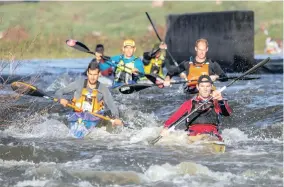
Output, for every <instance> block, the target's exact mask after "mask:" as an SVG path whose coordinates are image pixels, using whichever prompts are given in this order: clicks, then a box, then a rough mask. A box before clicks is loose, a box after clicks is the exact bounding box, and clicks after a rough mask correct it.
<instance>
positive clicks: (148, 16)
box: [145, 12, 178, 66]
mask: <svg viewBox="0 0 284 187" xmlns="http://www.w3.org/2000/svg"><path fill="white" fill-rule="evenodd" d="M145 13H146V16H147V18H148V19H149V21H150V23H151V25H152V27H153V29H154V31H155V33H156V35H157V37H158V39H159V40H160V42H162V39H161V37H160V36H159V34H158V31H157V30H156V27H155V25H154V23H153V21H152V19H151V18H150V15H149V14H148V12H145ZM166 52H167V53H168V55H169V56H170V58H171V59H172V61H173V62H174V64H175V66H178V63H177V61H176V60H175V59H174V57H173V56H172V54H171V53H170V52H169V51H168V50H167V49H166Z"/></svg>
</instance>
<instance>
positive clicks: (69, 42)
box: [66, 39, 145, 76]
mask: <svg viewBox="0 0 284 187" xmlns="http://www.w3.org/2000/svg"><path fill="white" fill-rule="evenodd" d="M66 44H67V45H68V46H70V47H72V48H74V49H77V50H79V51H82V52H85V53H89V54H93V55H96V53H94V52H92V51H90V49H89V48H88V47H87V46H86V45H85V44H83V43H82V42H79V41H76V40H72V39H70V40H66ZM102 58H103V59H104V60H105V61H106V63H108V64H109V65H111V66H116V67H117V65H116V64H114V63H110V62H108V60H110V58H109V57H106V56H102ZM121 66H123V67H124V68H126V69H128V70H131V71H132V68H130V67H127V66H126V65H125V64H123V65H121ZM137 73H138V74H140V75H142V76H144V75H145V74H144V73H141V72H139V71H138V72H137Z"/></svg>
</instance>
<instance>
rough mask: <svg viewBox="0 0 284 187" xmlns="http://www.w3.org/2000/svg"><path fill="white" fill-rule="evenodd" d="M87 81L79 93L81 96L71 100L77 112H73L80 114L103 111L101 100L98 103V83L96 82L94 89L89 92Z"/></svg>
mask: <svg viewBox="0 0 284 187" xmlns="http://www.w3.org/2000/svg"><path fill="white" fill-rule="evenodd" d="M87 81H88V80H87V79H86V80H85V82H84V87H83V89H82V92H81V96H80V98H79V99H78V100H76V98H73V99H72V103H73V105H75V106H76V107H77V108H78V109H79V110H75V112H82V111H85V110H87V111H89V112H94V113H97V112H99V111H101V110H102V109H104V102H103V100H101V101H98V98H97V95H98V87H99V82H97V85H96V88H95V89H93V90H92V92H91V93H90V91H89V90H88V89H87Z"/></svg>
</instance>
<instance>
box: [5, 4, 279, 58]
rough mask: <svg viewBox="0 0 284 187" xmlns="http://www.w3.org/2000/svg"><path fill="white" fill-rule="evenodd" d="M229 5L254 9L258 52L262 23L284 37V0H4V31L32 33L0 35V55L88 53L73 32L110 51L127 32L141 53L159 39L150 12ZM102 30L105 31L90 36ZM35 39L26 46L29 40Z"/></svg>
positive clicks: (158, 19) (156, 15)
mask: <svg viewBox="0 0 284 187" xmlns="http://www.w3.org/2000/svg"><path fill="white" fill-rule="evenodd" d="M228 10H253V11H254V12H255V31H256V35H255V53H263V50H264V45H265V38H266V36H265V35H264V34H263V33H262V32H261V31H259V28H260V25H261V24H262V23H264V24H266V25H268V26H269V27H268V28H269V34H270V35H271V36H272V37H273V38H283V34H282V33H283V17H282V16H283V2H280V1H278V2H265V1H261V2H254V1H250V2H243V1H242V2H237V1H234V2H222V4H221V5H216V4H215V1H209V2H204V1H203V2H193V1H186V2H180V1H173V2H169V1H166V2H165V4H164V7H162V8H153V7H152V5H151V2H136V1H135V2H134V1H133V2H131V1H126V2H40V3H12V4H4V5H0V17H1V24H0V32H3V31H5V30H7V29H8V28H11V27H14V26H16V25H20V26H22V27H24V28H25V29H26V31H27V33H28V34H29V40H28V41H22V42H10V41H6V42H5V41H1V40H0V41H1V42H0V47H1V52H0V54H1V57H2V58H6V57H7V56H8V55H9V54H10V53H13V54H14V55H16V57H17V58H64V57H85V56H88V55H87V54H83V53H81V52H77V51H75V50H72V49H70V48H68V47H66V45H65V40H66V39H68V38H74V39H77V40H80V41H82V42H84V43H86V44H87V45H88V46H89V47H90V48H91V49H93V48H94V46H95V44H96V43H104V44H105V45H106V52H107V53H108V54H111V55H112V54H115V53H118V52H120V48H121V42H122V40H123V39H124V38H127V37H132V38H134V39H136V40H137V43H138V46H139V47H138V49H137V54H139V55H140V54H141V53H142V51H143V50H148V49H150V48H151V47H152V45H153V44H154V43H155V42H157V38H156V37H155V36H152V37H146V34H147V32H148V31H147V27H148V26H149V21H148V19H147V18H146V16H145V11H147V12H149V13H150V15H151V17H152V19H153V20H154V22H155V23H156V24H159V25H165V22H166V19H165V18H166V15H167V14H171V13H176V14H178V13H190V12H191V13H193V12H210V11H228ZM92 32H100V33H101V34H102V36H101V37H91V34H92ZM31 41H34V42H33V43H32V45H31V46H30V47H29V48H28V49H27V43H31Z"/></svg>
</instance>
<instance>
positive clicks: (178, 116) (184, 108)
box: [164, 100, 192, 128]
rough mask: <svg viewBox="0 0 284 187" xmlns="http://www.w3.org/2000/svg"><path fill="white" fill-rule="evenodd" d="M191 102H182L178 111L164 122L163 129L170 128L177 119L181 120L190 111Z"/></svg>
mask: <svg viewBox="0 0 284 187" xmlns="http://www.w3.org/2000/svg"><path fill="white" fill-rule="evenodd" d="M191 103H192V101H191V100H188V101H186V102H184V103H183V104H182V105H181V106H180V107H179V109H178V110H177V111H176V112H175V113H174V114H172V115H171V117H170V118H169V119H168V120H167V121H165V123H164V128H169V127H171V126H172V125H173V124H174V123H176V122H177V121H178V120H179V119H181V118H182V117H183V116H184V115H186V114H188V112H189V110H190V109H191Z"/></svg>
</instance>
